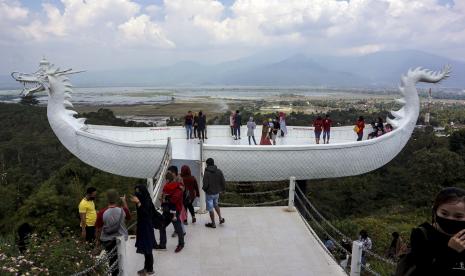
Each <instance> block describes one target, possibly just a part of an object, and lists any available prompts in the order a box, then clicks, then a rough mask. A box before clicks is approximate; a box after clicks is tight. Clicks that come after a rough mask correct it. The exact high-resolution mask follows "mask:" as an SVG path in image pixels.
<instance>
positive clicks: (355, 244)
mask: <svg viewBox="0 0 465 276" xmlns="http://www.w3.org/2000/svg"><path fill="white" fill-rule="evenodd" d="M292 182H293V181H292V178H291V181H290V184H289V185H290V187H289V189H291V187H292V185H293V183H292ZM294 186H295V184H294ZM294 196H295V199H297V202H298V203H299V206H298V207H300V208H296V209H297V210H298V211H299V213H300V214H301V216H302V218H305V219H308V220H310V221H311V222H312V223H313V225H315V226H316V227H318V229H319V230H321V233H324V234H325V235H326V236H327V237H328V238H329V239H330V240H331V241H332V242H333V243H334V244H335V246H337V247H338V248H339V249H340V250H341V251H343V252H344V253H345V254H346V256H347V257H346V260H348V258H349V257H351V263H350V276H360V274H361V271H362V270H363V271H366V272H367V273H369V274H371V275H381V274H380V273H378V272H376V271H374V270H373V269H371V268H370V267H369V266H367V265H365V264H364V263H363V262H362V254H363V255H365V256H371V257H373V258H374V259H377V260H378V261H381V262H383V263H385V264H387V265H389V266H391V267H394V268H395V266H396V265H397V264H396V263H395V262H394V261H393V260H390V259H387V258H384V257H382V256H380V255H378V254H376V253H375V252H373V251H371V250H366V249H363V246H362V243H361V242H360V241H357V240H356V241H352V240H351V239H350V237H348V236H347V235H345V234H343V233H342V232H341V231H340V230H339V229H337V228H336V227H335V226H334V225H333V224H332V223H331V222H329V221H328V220H327V219H326V218H325V217H324V216H323V215H322V214H321V213H320V212H319V211H318V209H316V207H315V206H314V205H313V204H312V203H311V202H310V200H309V199H308V198H307V196H306V195H305V194H304V192H303V191H302V190H301V189H300V188H299V186H295V194H294ZM290 204H291V196H289V205H290ZM310 210H312V212H311V211H310ZM312 213H313V214H312ZM308 226H309V225H308ZM309 227H310V226H309ZM328 230H329V231H331V232H333V233H336V234H337V235H338V236H339V238H340V239H342V240H345V241H350V242H351V245H352V249H351V252H349V251H348V250H347V249H346V248H344V246H342V244H341V243H339V241H338V240H339V239H336V238H334V237H336V236H332V235H331V234H330V233H329V231H328ZM312 231H313V229H312ZM333 258H334V257H333ZM340 265H341V264H340ZM341 266H343V265H341ZM343 268H344V269H345V268H346V267H344V266H343Z"/></svg>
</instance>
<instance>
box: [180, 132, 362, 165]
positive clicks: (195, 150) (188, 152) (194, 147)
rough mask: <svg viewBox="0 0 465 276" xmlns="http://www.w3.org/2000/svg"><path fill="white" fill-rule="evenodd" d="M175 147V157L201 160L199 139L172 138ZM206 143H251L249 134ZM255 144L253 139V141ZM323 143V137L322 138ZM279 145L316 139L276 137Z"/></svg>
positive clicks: (333, 141) (344, 141)
mask: <svg viewBox="0 0 465 276" xmlns="http://www.w3.org/2000/svg"><path fill="white" fill-rule="evenodd" d="M255 140H256V141H257V143H260V138H259V137H255ZM353 141H354V140H347V139H332V140H331V141H330V143H331V144H337V143H346V142H353ZM171 142H172V149H173V159H184V160H199V159H200V145H199V143H200V142H199V139H189V140H188V139H184V138H177V139H171ZM204 143H205V144H208V145H249V141H248V138H247V136H246V137H245V138H242V139H240V140H234V139H233V138H230V137H215V138H210V139H205V141H204ZM251 143H252V144H253V141H251ZM321 143H323V139H321ZM276 144H277V145H314V144H315V139H314V138H312V137H309V138H294V137H278V138H276Z"/></svg>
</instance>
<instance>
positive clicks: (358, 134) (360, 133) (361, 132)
mask: <svg viewBox="0 0 465 276" xmlns="http://www.w3.org/2000/svg"><path fill="white" fill-rule="evenodd" d="M362 138H363V131H360V132H359V133H357V141H362Z"/></svg>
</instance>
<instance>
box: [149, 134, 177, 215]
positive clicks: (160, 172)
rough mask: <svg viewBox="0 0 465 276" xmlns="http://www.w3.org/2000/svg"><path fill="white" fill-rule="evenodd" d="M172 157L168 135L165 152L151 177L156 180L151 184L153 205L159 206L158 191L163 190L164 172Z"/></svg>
mask: <svg viewBox="0 0 465 276" xmlns="http://www.w3.org/2000/svg"><path fill="white" fill-rule="evenodd" d="M171 159H172V148H171V138H170V137H168V142H167V144H166V150H165V154H164V155H163V159H162V161H161V164H160V167H159V168H158V170H157V172H156V174H155V175H154V177H153V178H155V179H156V180H157V181H156V182H155V183H154V185H153V193H152V194H153V197H152V202H153V204H154V205H155V207H157V208H158V207H160V204H161V202H160V201H159V200H158V199H159V197H160V192H161V191H162V190H163V187H162V186H163V181H164V179H165V177H164V176H165V174H166V171H167V170H168V167H169V165H170V163H171Z"/></svg>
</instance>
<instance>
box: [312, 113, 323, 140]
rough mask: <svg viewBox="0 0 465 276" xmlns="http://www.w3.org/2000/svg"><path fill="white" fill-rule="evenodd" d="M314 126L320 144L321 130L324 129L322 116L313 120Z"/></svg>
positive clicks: (316, 138)
mask: <svg viewBox="0 0 465 276" xmlns="http://www.w3.org/2000/svg"><path fill="white" fill-rule="evenodd" d="M313 127H314V131H315V142H316V143H317V144H319V143H320V136H321V131H322V130H323V119H322V118H321V116H318V117H316V120H314V121H313Z"/></svg>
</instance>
